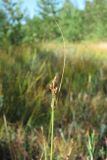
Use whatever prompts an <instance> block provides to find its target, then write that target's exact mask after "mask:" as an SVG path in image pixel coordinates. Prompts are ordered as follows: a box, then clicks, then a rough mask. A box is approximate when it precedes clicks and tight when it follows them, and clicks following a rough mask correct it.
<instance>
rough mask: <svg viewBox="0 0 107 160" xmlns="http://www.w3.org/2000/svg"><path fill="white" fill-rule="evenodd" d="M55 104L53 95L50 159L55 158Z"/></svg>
mask: <svg viewBox="0 0 107 160" xmlns="http://www.w3.org/2000/svg"><path fill="white" fill-rule="evenodd" d="M54 104H55V96H54V95H52V102H51V109H52V112H51V153H50V160H53V139H54V107H55V106H54Z"/></svg>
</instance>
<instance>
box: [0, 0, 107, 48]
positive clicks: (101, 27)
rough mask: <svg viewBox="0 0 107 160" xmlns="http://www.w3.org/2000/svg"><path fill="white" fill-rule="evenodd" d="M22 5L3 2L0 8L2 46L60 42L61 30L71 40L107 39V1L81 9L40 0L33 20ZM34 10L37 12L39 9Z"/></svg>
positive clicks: (96, 0)
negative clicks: (23, 9)
mask: <svg viewBox="0 0 107 160" xmlns="http://www.w3.org/2000/svg"><path fill="white" fill-rule="evenodd" d="M21 5H22V3H19V2H17V3H14V2H13V1H12V0H8V1H6V0H2V2H1V6H0V47H3V46H4V45H5V47H6V46H7V45H11V44H14V45H19V44H22V43H32V42H39V41H44V40H45V41H51V40H58V41H60V40H61V32H60V29H59V28H58V26H57V24H59V26H60V27H61V29H62V31H63V34H64V37H65V39H66V40H68V41H73V42H74V41H81V40H100V39H101V40H106V39H107V38H106V37H107V0H93V2H90V1H86V7H85V9H84V10H79V9H77V8H76V7H74V5H73V4H72V2H71V1H70V0H64V2H63V4H62V5H59V2H58V0H38V1H37V5H38V6H37V7H36V8H37V10H38V12H37V13H36V11H35V15H34V16H33V18H30V17H29V16H27V14H26V13H27V12H25V11H22V6H21ZM36 8H35V9H36Z"/></svg>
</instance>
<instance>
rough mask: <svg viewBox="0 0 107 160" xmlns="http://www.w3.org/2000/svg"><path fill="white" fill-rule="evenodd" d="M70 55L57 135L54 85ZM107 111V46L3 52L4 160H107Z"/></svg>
mask: <svg viewBox="0 0 107 160" xmlns="http://www.w3.org/2000/svg"><path fill="white" fill-rule="evenodd" d="M64 54H65V57H66V61H65V68H64V74H63V79H62V85H61V89H60V91H59V92H58V93H56V92H55V97H56V100H55V101H54V103H53V105H55V106H54V111H53V112H54V118H53V130H52V126H51V124H52V119H51V115H52V111H51V110H52V106H51V104H52V94H51V90H50V84H51V83H52V80H53V78H54V76H55V75H56V74H57V75H58V77H59V78H58V81H57V87H58V88H59V86H60V81H61V76H62V70H63V65H64ZM58 88H55V89H56V91H57V89H58ZM53 89H54V86H53ZM106 112H107V48H106V43H94V44H93V43H89V42H87V43H86V42H84V43H80V44H77V43H75V44H70V43H66V45H65V48H64V47H63V44H62V43H55V42H53V43H42V44H37V45H36V44H35V45H32V46H30V47H29V46H26V45H24V46H14V47H11V48H8V49H7V50H5V49H1V50H0V159H1V160H105V159H106V158H107V113H106ZM52 133H53V137H52ZM51 147H52V148H51ZM51 149H52V152H51ZM50 154H52V155H50ZM51 156H52V157H51Z"/></svg>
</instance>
